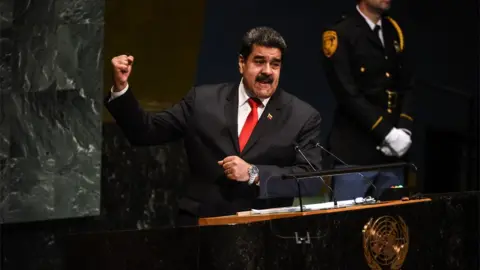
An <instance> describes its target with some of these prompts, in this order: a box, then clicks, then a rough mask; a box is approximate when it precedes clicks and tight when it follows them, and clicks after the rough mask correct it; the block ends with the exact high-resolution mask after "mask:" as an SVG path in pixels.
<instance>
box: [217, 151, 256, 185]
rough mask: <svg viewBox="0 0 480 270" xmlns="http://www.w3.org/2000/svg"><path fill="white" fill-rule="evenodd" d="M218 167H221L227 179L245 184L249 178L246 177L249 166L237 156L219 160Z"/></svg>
mask: <svg viewBox="0 0 480 270" xmlns="http://www.w3.org/2000/svg"><path fill="white" fill-rule="evenodd" d="M218 165H220V166H222V167H223V169H224V172H225V175H226V176H227V177H228V178H229V179H232V180H236V181H240V182H245V181H248V179H249V178H250V177H249V175H248V168H249V167H250V166H251V165H250V164H248V163H247V162H245V161H244V160H243V159H241V158H239V157H237V156H229V157H226V158H224V159H223V160H220V161H219V162H218Z"/></svg>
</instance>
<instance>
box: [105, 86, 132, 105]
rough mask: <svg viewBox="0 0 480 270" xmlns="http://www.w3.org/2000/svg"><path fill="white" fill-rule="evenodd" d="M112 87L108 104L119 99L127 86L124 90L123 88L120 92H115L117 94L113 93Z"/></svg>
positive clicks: (126, 88)
mask: <svg viewBox="0 0 480 270" xmlns="http://www.w3.org/2000/svg"><path fill="white" fill-rule="evenodd" d="M113 87H114V86H112V88H111V89H110V93H111V94H110V99H109V100H108V102H110V101H112V100H114V99H116V98H118V97H120V96H121V95H123V94H125V93H126V92H127V90H128V87H129V85H128V84H127V86H126V87H125V88H123V89H122V90H120V91H117V92H115V91H113Z"/></svg>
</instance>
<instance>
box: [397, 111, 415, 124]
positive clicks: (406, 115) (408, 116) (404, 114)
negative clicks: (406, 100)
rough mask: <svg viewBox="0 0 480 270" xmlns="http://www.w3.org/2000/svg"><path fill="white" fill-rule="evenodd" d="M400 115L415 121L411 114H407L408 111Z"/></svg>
mask: <svg viewBox="0 0 480 270" xmlns="http://www.w3.org/2000/svg"><path fill="white" fill-rule="evenodd" d="M400 117H403V118H405V119H408V120H410V121H412V122H413V118H412V117H411V116H410V115H408V114H406V113H401V114H400Z"/></svg>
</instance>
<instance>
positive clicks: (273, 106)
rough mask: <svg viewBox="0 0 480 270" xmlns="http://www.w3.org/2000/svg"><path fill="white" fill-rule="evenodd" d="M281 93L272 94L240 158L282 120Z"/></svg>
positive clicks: (280, 91) (279, 91)
mask: <svg viewBox="0 0 480 270" xmlns="http://www.w3.org/2000/svg"><path fill="white" fill-rule="evenodd" d="M282 92H283V90H281V89H277V91H276V92H275V94H273V96H272V97H271V99H270V100H269V102H268V104H267V107H266V108H265V110H264V111H263V113H262V116H261V117H260V119H259V121H258V123H257V125H256V126H255V128H254V129H253V132H252V134H251V135H250V138H249V139H248V142H247V144H246V145H245V148H244V149H243V151H242V153H241V156H244V155H245V154H246V153H247V152H248V151H249V150H251V149H252V147H253V146H254V145H255V144H256V143H257V141H258V140H259V139H260V138H261V137H263V136H265V135H266V134H268V133H269V132H271V131H272V130H273V128H274V127H275V125H276V123H277V122H278V121H280V119H281V118H282V117H281V115H280V109H281V108H282V107H283V99H282V97H283V95H282Z"/></svg>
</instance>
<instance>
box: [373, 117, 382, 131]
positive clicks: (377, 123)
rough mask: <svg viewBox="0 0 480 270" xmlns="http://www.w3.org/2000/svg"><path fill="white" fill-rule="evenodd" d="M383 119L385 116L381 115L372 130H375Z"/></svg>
mask: <svg viewBox="0 0 480 270" xmlns="http://www.w3.org/2000/svg"><path fill="white" fill-rule="evenodd" d="M382 120H383V116H380V117H379V118H378V120H377V122H375V124H373V126H372V129H371V130H374V129H375V128H376V127H377V126H378V125H379V124H380V122H382Z"/></svg>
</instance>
